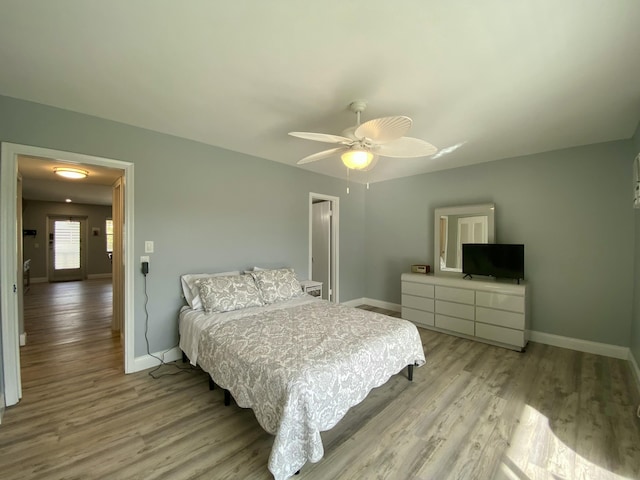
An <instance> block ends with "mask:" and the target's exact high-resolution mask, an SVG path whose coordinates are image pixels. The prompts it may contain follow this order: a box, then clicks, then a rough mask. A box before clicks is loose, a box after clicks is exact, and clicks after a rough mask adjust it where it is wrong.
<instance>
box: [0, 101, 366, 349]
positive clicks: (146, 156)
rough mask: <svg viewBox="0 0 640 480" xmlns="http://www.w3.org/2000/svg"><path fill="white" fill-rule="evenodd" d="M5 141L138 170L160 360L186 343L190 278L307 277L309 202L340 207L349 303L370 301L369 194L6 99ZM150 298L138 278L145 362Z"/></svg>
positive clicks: (138, 215)
mask: <svg viewBox="0 0 640 480" xmlns="http://www.w3.org/2000/svg"><path fill="white" fill-rule="evenodd" d="M283 135H286V132H283ZM0 141H7V142H13V143H18V144H25V145H34V146H39V147H47V148H52V149H59V150H64V151H71V152H79V153H84V154H89V155H95V156H102V157H107V158H112V159H116V160H123V161H128V162H133V163H134V164H135V167H134V169H135V173H134V177H135V199H134V211H135V213H134V216H135V228H134V239H135V251H134V255H135V258H136V259H138V258H139V257H140V256H141V255H145V253H144V241H145V240H153V241H154V242H155V253H153V254H151V255H150V256H151V259H150V260H151V262H150V274H149V275H148V277H147V280H148V288H147V290H148V294H149V304H148V311H149V340H150V343H151V351H152V352H153V351H159V350H163V349H167V348H170V347H172V346H173V345H175V344H176V343H177V339H178V332H177V314H178V310H179V308H180V306H181V305H182V304H183V300H182V299H181V291H180V282H179V277H180V275H181V274H183V273H188V272H192V273H194V272H203V271H205V272H206V271H225V270H232V269H233V270H235V269H243V268H246V267H249V266H253V265H256V264H257V265H260V266H263V267H269V266H282V265H287V266H291V267H293V268H295V270H296V272H297V273H298V275H299V277H301V278H306V277H307V262H308V202H309V192H315V193H322V194H326V195H333V196H337V197H340V299H341V300H342V301H346V300H349V299H353V298H359V297H362V296H364V288H365V287H364V272H363V269H362V268H361V267H362V265H363V263H364V251H363V249H362V248H361V247H362V244H363V241H364V189H363V188H362V187H361V186H357V185H352V187H351V194H350V195H346V193H345V192H346V183H345V182H344V181H342V180H339V179H334V178H329V177H326V176H323V175H319V174H315V173H311V172H307V171H304V170H301V169H299V168H295V167H290V166H287V165H284V164H280V163H277V162H269V161H265V160H263V159H258V158H255V157H251V156H247V155H243V154H239V153H235V152H231V151H228V150H223V149H220V148H216V147H212V146H209V145H204V144H201V143H197V142H193V141H189V140H185V139H181V138H177V137H172V136H169V135H164V134H160V133H156V132H152V131H149V130H144V129H140V128H136V127H131V126H128V125H123V124H120V123H116V122H111V121H108V120H103V119H99V118H96V117H90V116H87V115H81V114H77V113H73V112H70V111H66V110H60V109H56V108H52V107H47V106H44V105H39V104H35V103H30V102H24V101H21V100H16V99H12V98H8V97H1V96H0ZM136 271H138V268H137V266H136ZM143 288H144V285H143V276H142V275H141V274H140V275H136V284H135V340H136V341H135V355H136V356H140V355H144V354H145V353H146V347H145V341H144V327H145V312H144V290H143Z"/></svg>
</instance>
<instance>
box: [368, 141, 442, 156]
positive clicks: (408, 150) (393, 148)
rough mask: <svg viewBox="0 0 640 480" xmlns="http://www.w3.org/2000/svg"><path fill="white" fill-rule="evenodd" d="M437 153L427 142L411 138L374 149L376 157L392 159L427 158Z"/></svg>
mask: <svg viewBox="0 0 640 480" xmlns="http://www.w3.org/2000/svg"><path fill="white" fill-rule="evenodd" d="M437 151H438V149H437V148H436V147H434V146H433V145H431V144H430V143H429V142H425V141H424V140H420V139H419V138H413V137H402V138H399V139H398V140H394V141H393V142H389V143H385V144H383V145H379V146H378V148H377V149H376V153H377V154H378V155H382V156H383V157H393V158H412V157H428V156H430V155H433V154H434V153H436V152H437Z"/></svg>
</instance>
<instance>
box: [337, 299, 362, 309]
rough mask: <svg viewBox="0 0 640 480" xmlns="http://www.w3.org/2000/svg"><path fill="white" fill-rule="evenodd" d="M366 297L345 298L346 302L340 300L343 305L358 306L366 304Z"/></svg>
mask: <svg viewBox="0 0 640 480" xmlns="http://www.w3.org/2000/svg"><path fill="white" fill-rule="evenodd" d="M366 300H367V299H366V298H364V297H361V298H354V299H353V300H347V301H346V302H342V305H345V306H347V307H354V308H355V307H358V306H360V305H366V304H367V303H366Z"/></svg>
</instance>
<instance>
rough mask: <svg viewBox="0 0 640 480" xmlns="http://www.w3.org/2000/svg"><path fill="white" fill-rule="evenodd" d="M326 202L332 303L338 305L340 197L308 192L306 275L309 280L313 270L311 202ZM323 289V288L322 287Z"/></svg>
mask: <svg viewBox="0 0 640 480" xmlns="http://www.w3.org/2000/svg"><path fill="white" fill-rule="evenodd" d="M314 199H318V200H328V201H330V202H331V215H332V221H331V226H332V227H333V228H332V229H331V242H332V243H333V254H332V255H331V268H332V269H333V274H334V276H333V280H334V284H333V285H332V286H331V288H332V292H333V301H334V302H335V303H340V197H334V196H331V195H324V194H322V193H313V192H309V263H308V269H307V275H308V276H309V280H311V272H312V270H313V264H312V262H311V259H312V254H313V252H312V248H313V247H312V236H313V200H314ZM323 288H324V287H323Z"/></svg>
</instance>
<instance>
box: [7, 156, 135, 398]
mask: <svg viewBox="0 0 640 480" xmlns="http://www.w3.org/2000/svg"><path fill="white" fill-rule="evenodd" d="M23 155H24V156H30V157H37V158H40V159H43V160H52V159H55V160H56V161H60V162H63V163H70V164H75V165H79V166H83V165H84V166H96V167H105V168H107V169H119V170H120V171H121V172H122V176H121V179H122V184H123V185H126V188H125V189H124V192H123V193H124V201H123V202H122V203H123V206H122V227H121V228H122V229H123V232H122V233H123V238H124V241H123V242H124V245H123V251H124V253H123V258H122V259H121V261H122V264H123V266H124V268H123V271H122V277H123V278H122V279H121V285H122V291H123V306H122V308H123V330H124V331H123V334H124V338H125V341H124V345H123V347H124V348H123V356H124V373H131V372H133V371H134V368H135V366H134V355H135V352H134V325H133V298H134V295H133V277H134V262H133V250H134V249H133V194H134V192H133V164H132V163H129V162H122V161H119V160H112V159H107V158H101V157H93V156H89V155H82V154H76V153H71V152H64V151H59V150H51V149H47V148H40V147H32V146H28V145H17V144H11V143H2V146H1V155H0V172H1V176H0V225H2V229H0V230H1V231H0V245H1V246H0V284H1V285H3V287H4V288H2V289H1V290H0V317H1V318H0V320H1V326H2V350H1V351H2V369H3V376H4V380H5V402H6V404H7V406H9V405H14V404H16V403H18V401H19V400H20V398H21V397H22V387H21V373H20V351H19V332H20V328H19V317H20V316H21V314H22V311H21V310H22V307H21V306H20V305H19V301H18V297H19V294H20V293H21V292H22V289H18V286H19V285H20V282H19V278H20V276H19V275H18V272H19V270H20V272H21V271H22V265H21V264H20V265H19V261H18V259H17V256H16V253H15V252H17V247H18V243H19V242H18V238H19V235H18V229H17V228H16V226H17V222H18V214H17V208H16V206H17V203H18V200H17V197H18V195H17V188H18V187H17V182H16V178H17V177H18V158H19V157H20V156H23ZM20 233H21V232H20ZM46 240H47V241H48V240H49V238H48V235H47V238H46Z"/></svg>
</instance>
